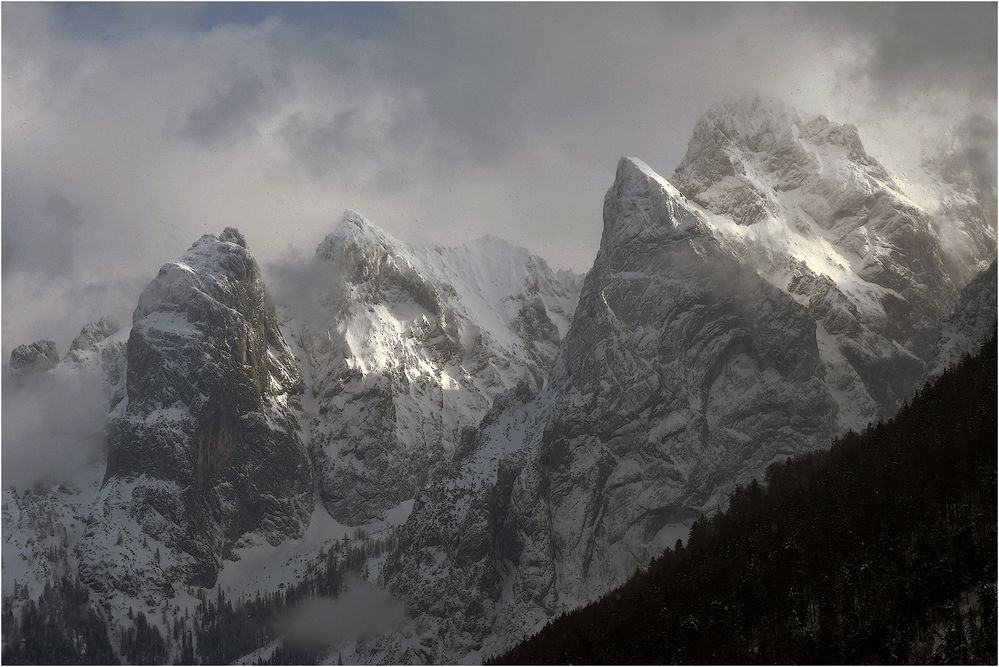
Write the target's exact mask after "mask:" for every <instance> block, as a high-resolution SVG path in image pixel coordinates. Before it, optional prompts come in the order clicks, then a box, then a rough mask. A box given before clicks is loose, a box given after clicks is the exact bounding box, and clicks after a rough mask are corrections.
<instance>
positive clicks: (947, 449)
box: [494, 334, 997, 664]
mask: <svg viewBox="0 0 999 667" xmlns="http://www.w3.org/2000/svg"><path fill="white" fill-rule="evenodd" d="M996 642H997V639H996V340H995V335H994V334H993V337H992V338H991V339H990V340H989V341H987V342H985V343H984V344H983V345H982V347H981V348H980V350H979V352H978V353H977V354H976V355H974V356H966V357H965V358H964V359H963V360H962V361H961V362H960V363H959V364H957V365H956V366H955V367H954V368H952V369H950V370H948V371H947V372H945V373H944V374H943V375H942V376H941V377H939V378H938V379H936V380H935V381H933V382H931V383H928V384H927V385H926V386H925V387H923V388H922V389H921V390H920V391H919V392H917V394H916V395H915V396H914V397H913V398H912V400H911V401H910V402H908V403H907V404H906V405H905V406H904V407H902V408H901V410H900V411H899V412H898V414H897V415H896V416H895V417H894V418H893V419H891V420H889V421H886V422H882V423H878V424H874V425H870V426H869V427H868V428H867V429H866V430H865V431H864V432H863V433H860V434H855V433H848V434H847V435H845V436H844V437H842V438H840V439H838V440H836V441H834V442H833V443H832V446H831V448H830V449H829V450H827V451H821V452H816V453H813V454H808V455H805V456H800V457H797V458H794V459H791V460H788V461H786V462H783V463H779V464H775V465H773V466H771V467H770V469H769V470H768V471H767V474H766V480H765V484H758V483H755V482H754V483H753V484H751V485H750V486H748V487H746V488H739V489H736V491H735V492H734V493H733V494H732V496H731V502H730V505H729V507H728V509H727V510H726V511H724V512H720V513H714V514H712V515H710V516H702V517H701V518H700V519H698V520H697V522H696V523H695V524H694V525H693V527H692V528H691V531H690V536H689V539H688V541H687V544H685V545H684V544H681V543H679V542H678V543H677V545H676V546H675V547H674V548H673V549H670V550H667V551H666V553H664V554H663V555H662V556H661V557H660V558H657V559H656V560H654V561H653V562H652V563H650V564H649V566H648V568H647V569H645V570H643V571H640V572H639V573H636V575H635V576H633V578H631V579H630V580H629V581H628V582H627V583H625V584H624V585H623V586H621V587H620V588H618V589H617V590H614V591H612V592H611V593H609V594H607V595H605V596H604V597H603V598H601V599H600V600H598V601H596V602H594V603H593V604H590V605H589V606H587V607H584V608H582V609H579V610H576V611H574V612H571V613H569V614H566V615H564V616H562V617H560V618H558V619H556V620H555V621H553V622H551V623H549V624H548V625H547V626H546V627H545V628H544V629H543V630H542V631H541V632H539V633H538V634H537V635H535V636H534V637H532V638H530V639H528V640H526V641H524V642H523V643H522V644H520V645H518V646H517V647H515V648H514V649H512V650H511V651H509V652H508V653H506V654H505V655H502V656H500V657H498V658H496V659H495V660H494V664H555V663H560V664H573V663H574V664H588V663H589V664H607V663H616V664H635V663H668V664H721V663H729V664H740V663H814V664H842V663H943V664H995V663H996V657H997V656H996Z"/></svg>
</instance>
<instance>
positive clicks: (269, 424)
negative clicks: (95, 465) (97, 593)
mask: <svg viewBox="0 0 999 667" xmlns="http://www.w3.org/2000/svg"><path fill="white" fill-rule="evenodd" d="M127 368H128V374H127V400H125V401H123V402H122V405H121V406H120V409H119V410H118V411H117V412H116V413H115V414H114V416H113V418H112V419H111V420H110V422H109V442H108V462H107V470H106V473H105V477H104V482H103V485H102V488H101V491H100V494H99V497H98V499H97V501H96V502H97V505H98V507H99V508H100V509H99V510H98V511H97V512H96V517H97V521H96V522H95V525H93V526H92V530H91V531H89V532H88V535H87V537H86V538H85V539H84V541H83V544H82V545H81V550H82V551H83V552H84V553H85V554H87V562H86V563H85V564H84V566H82V568H81V569H82V571H83V576H84V577H85V579H86V580H87V581H88V582H89V583H90V584H91V585H92V586H93V587H94V588H96V589H98V590H102V591H107V590H119V591H122V592H124V593H125V594H127V595H132V596H147V597H148V596H150V595H151V593H150V591H151V590H156V592H157V593H160V594H164V595H169V594H170V593H171V591H172V590H173V589H172V587H173V586H174V585H175V584H178V583H187V584H192V585H199V586H206V587H211V586H212V585H214V582H215V578H216V575H217V573H218V570H219V568H220V567H221V563H222V559H223V558H224V557H226V556H227V555H229V554H230V552H231V550H232V548H233V547H234V546H235V545H236V544H237V543H239V541H240V540H241V539H243V538H244V536H245V535H247V534H250V533H257V534H260V535H262V536H263V537H264V538H265V539H266V540H268V541H270V542H272V543H278V542H280V541H281V540H284V539H287V538H294V537H297V536H300V535H301V534H302V532H303V530H304V528H305V526H306V524H307V522H308V519H309V516H310V514H311V511H312V481H311V467H310V463H309V458H308V453H307V450H306V446H305V443H303V442H302V439H301V429H300V427H299V424H298V420H297V417H296V414H295V408H296V405H297V403H298V400H299V398H298V397H299V395H300V394H301V392H302V379H301V374H300V372H299V369H298V365H297V363H296V361H295V358H294V356H293V355H292V353H291V351H290V349H289V348H288V345H287V343H286V342H285V340H284V338H283V337H282V335H281V332H280V330H279V328H278V324H277V320H276V318H275V314H274V308H273V306H272V304H271V302H270V297H269V295H268V293H267V290H266V288H265V287H264V284H263V281H262V280H261V277H260V271H259V269H258V267H257V263H256V262H255V261H254V259H253V258H252V256H251V255H250V253H249V251H248V250H247V248H246V242H245V240H244V239H243V237H242V235H241V234H240V233H239V232H238V231H236V230H235V229H232V228H227V229H226V230H225V231H224V232H222V234H220V235H219V236H218V237H215V236H212V235H206V236H203V237H202V238H201V239H199V240H198V241H197V242H196V243H195V244H194V245H192V246H191V248H190V249H189V250H188V251H187V253H185V255H184V256H183V257H181V258H180V259H179V260H177V261H174V262H170V263H168V264H166V265H164V266H163V268H162V269H160V272H159V274H158V275H157V276H156V278H155V279H154V280H153V281H152V282H151V283H150V284H149V285H148V287H146V289H145V290H144V291H143V293H142V295H141V297H140V298H139V304H138V307H137V308H136V310H135V313H134V315H133V322H132V330H131V334H130V335H129V337H128V348H127ZM150 555H155V557H154V558H150V557H149V556H150Z"/></svg>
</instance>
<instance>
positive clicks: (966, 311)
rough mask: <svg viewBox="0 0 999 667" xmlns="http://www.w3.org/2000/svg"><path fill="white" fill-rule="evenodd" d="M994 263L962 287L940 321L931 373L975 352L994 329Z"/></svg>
mask: <svg viewBox="0 0 999 667" xmlns="http://www.w3.org/2000/svg"><path fill="white" fill-rule="evenodd" d="M997 299H999V291H997V286H996V262H995V260H993V261H992V264H991V266H989V268H988V269H986V270H985V271H982V272H981V273H979V274H978V275H977V276H976V277H975V278H974V280H972V281H971V282H969V283H968V284H967V285H965V287H964V289H963V290H961V298H960V299H959V300H958V303H957V306H956V307H955V308H954V312H953V313H951V314H950V316H949V317H948V318H947V321H946V322H944V323H943V327H942V328H941V330H940V338H939V340H938V341H937V344H936V347H935V349H934V362H933V364H932V365H931V367H930V373H931V374H936V373H940V372H942V371H943V370H944V369H945V368H947V367H948V366H950V365H951V364H954V363H955V362H957V361H958V360H959V359H960V358H961V357H962V356H963V355H965V354H968V353H971V354H974V353H975V352H976V351H977V347H978V345H979V344H980V343H981V342H982V341H983V340H985V339H986V338H988V337H989V336H990V335H991V334H992V332H993V331H994V330H995V328H996V301H997Z"/></svg>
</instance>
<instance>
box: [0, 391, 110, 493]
mask: <svg viewBox="0 0 999 667" xmlns="http://www.w3.org/2000/svg"><path fill="white" fill-rule="evenodd" d="M2 397H3V398H2V402H3V440H2V442H3V471H2V477H3V486H4V487H7V486H10V485H11V484H13V485H16V486H17V487H18V488H24V487H33V486H36V485H46V484H61V483H64V482H71V481H72V480H73V479H74V477H75V476H76V474H77V473H78V472H79V471H80V470H81V469H82V468H84V467H86V466H88V465H91V464H93V463H95V462H99V461H101V460H103V458H104V452H105V444H104V443H105V414H106V411H105V406H104V402H105V397H104V387H103V383H102V381H101V379H100V378H99V377H98V376H97V375H95V374H90V373H83V372H79V373H58V372H46V373H37V374H33V375H28V376H26V377H23V378H19V379H18V380H8V381H5V382H4V386H3V394H2Z"/></svg>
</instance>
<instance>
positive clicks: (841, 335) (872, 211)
mask: <svg viewBox="0 0 999 667" xmlns="http://www.w3.org/2000/svg"><path fill="white" fill-rule="evenodd" d="M671 180H672V182H673V183H674V184H675V185H676V186H677V188H678V189H679V190H680V192H682V193H684V194H685V195H686V196H687V197H689V198H690V199H691V200H692V201H693V202H695V203H696V204H698V205H699V206H701V207H703V208H704V209H705V212H706V213H708V214H709V215H707V216H706V219H707V221H708V224H709V225H710V226H711V228H712V230H713V231H714V232H715V234H716V236H717V237H718V238H719V240H720V241H721V242H722V243H724V244H726V245H727V246H728V247H729V248H730V249H731V250H732V251H733V252H734V253H735V254H736V255H738V256H739V258H740V260H741V261H742V262H744V263H746V264H747V265H749V266H752V267H754V268H755V269H756V271H757V272H758V273H759V274H760V275H761V276H763V277H765V278H766V279H767V280H768V281H769V282H770V283H771V284H773V285H775V286H777V287H779V288H780V289H782V290H784V291H786V292H788V293H789V294H791V295H793V296H794V297H795V298H796V299H797V300H798V301H799V302H801V303H802V304H804V305H806V306H807V307H808V309H809V313H810V314H811V316H812V318H813V319H814V320H815V321H816V323H817V325H818V326H819V342H820V348H821V351H822V355H823V359H824V361H825V364H826V366H827V369H828V372H829V381H830V385H831V388H832V389H833V391H834V395H835V396H836V398H837V402H838V403H839V405H840V420H839V423H840V426H841V427H844V428H845V427H857V426H861V425H863V424H864V423H866V421H868V420H869V419H870V418H872V417H873V416H874V415H875V414H877V413H879V412H882V413H884V412H888V413H890V412H892V411H893V410H894V409H895V407H896V406H897V404H898V402H899V401H901V400H902V399H903V398H904V397H905V396H906V395H907V393H908V392H909V390H910V389H911V387H912V386H913V384H914V383H915V382H916V381H918V379H919V378H920V377H922V374H923V372H924V371H925V364H926V363H927V361H928V360H929V358H930V357H931V356H932V344H933V341H934V340H935V338H936V330H937V328H938V326H939V323H940V321H941V320H942V319H943V318H944V317H946V315H947V314H948V313H949V312H950V310H951V309H952V308H953V306H954V305H955V303H956V300H957V294H958V290H959V289H960V287H962V286H963V284H964V282H965V281H966V280H967V278H968V277H969V275H970V274H969V272H968V267H969V265H971V266H974V265H976V264H978V263H982V262H984V263H985V264H986V265H987V263H988V261H990V260H991V258H992V257H993V256H994V254H995V232H994V222H993V223H992V226H991V231H989V226H988V225H987V224H985V222H984V221H983V220H982V219H981V217H979V218H977V219H972V218H971V217H967V220H965V222H962V223H961V226H962V229H964V230H968V231H969V232H970V231H972V230H973V229H974V230H977V231H974V233H973V234H972V235H971V236H973V237H974V243H964V242H962V243H956V242H954V241H953V239H952V238H951V236H950V234H943V233H942V232H941V229H942V225H943V224H944V223H943V221H942V220H943V219H942V217H941V216H942V215H943V214H942V213H941V211H943V210H953V206H955V205H956V204H955V203H954V202H955V201H956V200H955V199H954V198H953V197H951V198H950V199H947V198H945V199H944V201H941V200H939V199H937V200H933V198H932V197H930V198H929V199H928V200H927V199H926V195H927V192H926V190H925V189H924V190H923V191H922V192H923V195H924V196H923V197H922V198H919V199H920V201H921V202H922V204H920V203H917V201H915V200H914V198H913V197H910V195H909V193H908V192H907V191H905V190H903V188H902V187H900V185H899V184H898V183H896V182H895V180H894V179H893V178H892V176H891V175H889V173H888V171H887V170H886V169H885V168H884V167H883V166H882V165H881V164H880V163H879V162H878V161H877V160H875V159H874V158H873V157H871V156H869V155H868V154H867V153H866V152H865V150H864V147H863V144H862V143H861V140H860V137H859V135H858V133H857V130H856V128H855V127H853V126H850V125H840V124H837V123H835V122H832V121H830V120H829V119H827V118H826V117H824V116H812V115H808V114H804V113H801V112H798V111H796V110H794V109H792V108H790V107H787V106H786V105H784V104H782V103H780V102H777V101H775V100H771V99H768V98H764V97H760V96H756V95H748V96H743V97H738V98H733V99H730V100H726V101H725V102H722V103H721V104H719V105H717V106H715V107H713V108H712V109H711V110H709V111H708V112H707V113H706V114H705V115H704V117H702V118H701V120H700V121H698V123H697V125H696V127H695V129H694V135H693V138H692V139H691V141H690V146H689V148H688V150H687V154H686V156H685V157H684V159H683V161H682V162H681V164H680V166H679V167H678V168H677V170H676V172H675V174H674V175H673V178H672V179H671ZM935 182H936V183H937V184H938V185H939V184H941V183H943V181H942V180H941V179H940V178H937V179H936V181H935ZM909 185H910V188H909V191H911V192H914V191H915V190H916V188H914V187H912V184H911V183H910V184H909ZM941 187H943V186H942V185H941ZM947 192H949V193H951V195H953V194H954V192H955V191H954V188H953V187H952V186H947ZM936 194H937V195H939V196H942V195H943V194H944V192H943V190H938V191H937V192H936ZM967 200H968V196H967V195H966V194H965V195H964V199H962V200H961V201H963V202H965V203H968V201H967ZM928 201H929V202H933V201H935V202H936V204H935V207H934V208H933V209H932V210H929V209H928V208H926V207H927V206H930V204H929V203H927V202H928ZM954 224H956V223H954ZM954 224H952V225H951V227H953V226H954ZM965 236H967V234H966V235H965ZM969 238H970V237H969ZM971 273H973V271H972V272H971Z"/></svg>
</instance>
